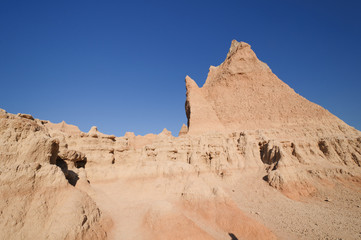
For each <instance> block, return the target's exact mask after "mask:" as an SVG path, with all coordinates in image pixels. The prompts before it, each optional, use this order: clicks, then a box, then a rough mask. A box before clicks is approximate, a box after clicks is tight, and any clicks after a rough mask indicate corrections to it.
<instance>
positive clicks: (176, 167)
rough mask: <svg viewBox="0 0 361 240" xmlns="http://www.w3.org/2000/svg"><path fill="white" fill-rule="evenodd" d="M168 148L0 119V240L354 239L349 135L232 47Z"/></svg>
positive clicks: (355, 162)
mask: <svg viewBox="0 0 361 240" xmlns="http://www.w3.org/2000/svg"><path fill="white" fill-rule="evenodd" d="M186 89H187V97H186V104H185V110H186V115H187V118H188V124H187V126H186V125H183V126H182V127H181V130H180V132H179V136H178V137H174V136H172V135H171V133H170V132H169V131H167V130H166V129H164V130H163V132H161V133H160V134H158V135H155V134H148V135H145V136H135V135H134V134H133V133H130V132H128V133H126V134H125V136H123V137H115V136H113V135H106V134H102V133H100V132H99V131H98V130H97V128H96V127H92V128H91V129H90V131H89V132H88V133H85V132H82V131H80V130H79V128H78V127H76V126H73V125H69V124H66V123H65V122H61V123H58V124H55V123H51V122H49V121H44V120H39V119H34V118H33V117H32V116H31V115H29V114H17V115H14V114H10V113H7V112H6V111H5V110H1V111H0V160H1V165H0V239H4V240H5V239H6V240H8V239H59V240H60V239H61V240H63V239H232V240H235V239H360V238H361V167H360V164H361V132H360V131H358V130H356V129H355V128H353V127H350V126H348V125H347V124H346V123H344V122H343V121H342V120H340V119H339V118H337V117H336V116H334V115H332V114H331V113H330V112H328V111H327V110H326V109H324V108H322V107H321V106H319V105H317V104H314V103H312V102H310V101H308V100H307V99H305V98H303V97H302V96H300V95H298V94H297V93H296V92H295V91H294V90H293V89H292V88H290V87H289V86H288V85H287V84H285V83H284V82H282V81H281V80H280V79H278V78H277V76H276V75H274V74H273V73H272V71H271V69H270V68H269V67H268V66H267V65H266V64H265V63H263V62H261V61H260V60H259V59H258V58H257V56H256V54H255V53H254V52H253V51H252V49H251V47H250V45H248V44H247V43H244V42H237V41H233V42H232V44H231V48H230V50H229V53H228V55H227V57H226V59H225V61H224V62H223V63H222V64H221V65H219V66H218V67H213V66H212V67H211V68H210V70H209V75H208V78H207V80H206V82H205V84H204V86H203V87H198V86H197V84H196V83H195V82H194V81H193V80H192V79H191V78H190V77H186Z"/></svg>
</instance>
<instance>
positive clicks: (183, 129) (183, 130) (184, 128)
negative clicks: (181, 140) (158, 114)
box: [178, 124, 188, 136]
mask: <svg viewBox="0 0 361 240" xmlns="http://www.w3.org/2000/svg"><path fill="white" fill-rule="evenodd" d="M187 132H188V127H187V125H185V124H183V125H182V127H181V129H180V130H179V134H178V136H183V135H186V134H187Z"/></svg>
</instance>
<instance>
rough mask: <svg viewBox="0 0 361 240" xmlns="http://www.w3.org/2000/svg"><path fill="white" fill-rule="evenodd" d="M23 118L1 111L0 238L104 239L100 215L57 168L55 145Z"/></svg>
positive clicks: (46, 134)
mask: <svg viewBox="0 0 361 240" xmlns="http://www.w3.org/2000/svg"><path fill="white" fill-rule="evenodd" d="M24 116H25V117H24ZM28 116H30V115H17V116H15V115H13V114H8V113H6V112H5V111H2V112H0V160H1V166H0V239H104V238H105V237H106V236H107V235H106V229H107V227H106V226H105V225H106V222H105V221H103V220H104V217H102V214H101V211H100V210H99V208H98V207H97V206H96V204H95V202H94V201H93V200H92V198H91V197H89V196H88V194H86V193H85V192H83V191H81V190H79V189H77V188H74V187H73V186H71V185H70V184H69V182H68V181H67V179H66V175H68V174H69V173H68V172H67V170H66V171H65V170H63V171H62V169H61V168H59V167H58V166H57V165H59V161H58V150H59V140H58V139H56V138H52V137H50V136H49V134H48V132H47V129H46V128H45V127H44V126H42V125H39V124H38V123H37V122H36V121H35V120H34V119H33V118H32V117H28ZM65 166H66V163H65ZM102 219H103V220H102Z"/></svg>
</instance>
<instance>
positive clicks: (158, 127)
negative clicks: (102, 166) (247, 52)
mask: <svg viewBox="0 0 361 240" xmlns="http://www.w3.org/2000/svg"><path fill="white" fill-rule="evenodd" d="M360 9H361V1H348V0H344V1H308V0H302V1H301V0H288V1H287V0H284V1H270V0H265V1H240V0H239V1H226V0H225V1H195V0H193V1H157V2H156V1H90V0H87V1H74V0H72V1H35V0H34V1H16V0H10V1H6V0H5V1H4V0H2V1H0V89H1V94H0V108H3V109H5V110H7V111H8V112H10V113H18V112H22V113H30V114H32V115H33V116H34V117H36V118H40V119H46V120H50V121H52V122H55V123H57V122H60V121H62V120H65V121H66V122H67V123H70V124H74V125H77V126H79V128H80V129H81V130H82V131H86V132H87V131H89V129H90V127H91V126H93V125H95V126H98V129H99V130H100V131H101V132H104V133H107V134H115V135H117V136H122V135H123V134H124V133H125V132H126V131H133V132H135V133H136V134H142V135H143V134H146V133H159V132H161V131H162V129H163V128H167V129H168V130H170V131H172V132H173V134H174V135H177V134H178V131H179V129H180V127H181V125H182V124H183V123H186V122H187V121H186V115H185V110H184V102H185V93H186V90H185V86H184V78H185V76H186V75H189V76H190V77H192V78H193V79H194V80H195V81H196V82H197V83H198V85H199V86H202V85H203V83H204V81H205V79H206V77H207V74H208V69H209V66H210V65H215V66H217V65H219V64H220V63H222V62H223V60H224V59H225V57H226V54H227V52H228V49H229V47H230V44H231V41H232V39H236V40H238V41H245V42H247V43H249V44H251V46H252V48H253V50H254V51H255V52H256V54H257V56H258V57H259V58H260V59H261V60H262V61H263V62H266V63H267V64H268V65H269V66H270V68H271V69H272V71H273V72H274V73H275V74H276V75H277V76H278V77H279V78H280V79H281V80H283V81H284V82H286V83H287V84H289V85H290V86H291V87H292V88H293V89H295V91H296V92H298V93H299V94H301V95H302V96H304V97H306V98H307V99H309V100H311V101H313V102H315V103H317V104H320V105H321V106H323V107H325V108H326V109H328V110H329V111H330V112H331V113H333V114H335V115H336V116H338V117H339V118H341V119H342V120H344V121H345V122H346V123H348V124H349V125H351V126H354V127H356V128H357V129H361V14H360Z"/></svg>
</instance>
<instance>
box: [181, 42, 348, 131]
mask: <svg viewBox="0 0 361 240" xmlns="http://www.w3.org/2000/svg"><path fill="white" fill-rule="evenodd" d="M186 88H187V100H186V112H187V117H188V125H189V126H188V127H189V133H190V134H203V133H207V132H234V131H244V130H256V129H285V128H293V127H299V128H300V129H301V128H303V127H307V128H315V129H316V128H319V127H321V128H323V127H324V126H327V127H328V128H329V129H331V130H338V128H339V127H341V128H349V127H348V126H347V125H346V124H345V123H344V122H342V121H341V120H340V119H338V118H337V117H335V116H334V115H332V114H331V113H329V112H328V111H327V110H325V109H324V108H322V107H320V106H318V105H317V104H314V103H312V102H310V101H308V100H306V99H305V98H303V97H302V96H300V95H298V94H297V93H295V91H294V90H293V89H292V88H290V87H289V86H288V85H287V84H285V83H284V82H282V81H281V80H280V79H278V78H277V76H276V75H274V74H273V73H272V71H271V69H270V68H269V67H268V66H267V65H266V64H265V63H263V62H261V61H260V60H259V59H258V58H257V56H256V54H255V53H254V52H253V51H252V49H251V46H250V45H248V44H247V43H244V42H237V41H235V40H233V41H232V45H231V48H230V50H229V52H228V54H227V57H226V60H225V61H224V62H223V63H222V64H221V65H219V66H218V67H213V66H211V67H210V70H209V74H208V77H207V80H206V82H205V84H204V86H203V87H201V88H199V87H198V86H197V84H196V83H195V82H194V81H193V80H192V79H191V78H190V77H188V76H187V77H186ZM351 131H352V130H351Z"/></svg>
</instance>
